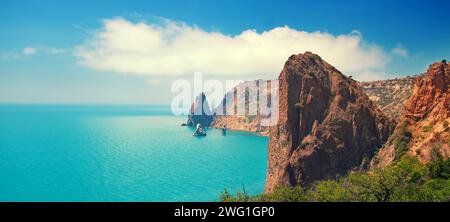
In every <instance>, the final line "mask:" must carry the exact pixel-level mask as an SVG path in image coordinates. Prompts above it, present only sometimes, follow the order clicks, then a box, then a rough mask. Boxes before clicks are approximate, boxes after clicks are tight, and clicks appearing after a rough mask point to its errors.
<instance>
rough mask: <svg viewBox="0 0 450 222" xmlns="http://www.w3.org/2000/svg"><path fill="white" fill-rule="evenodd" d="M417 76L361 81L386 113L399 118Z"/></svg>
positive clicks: (370, 95) (365, 90)
mask: <svg viewBox="0 0 450 222" xmlns="http://www.w3.org/2000/svg"><path fill="white" fill-rule="evenodd" d="M416 78H417V76H414V77H405V78H397V79H388V80H378V81H370V82H360V83H359V84H360V85H361V86H362V87H363V89H364V92H365V93H366V94H367V95H368V96H369V99H370V100H372V101H373V102H374V103H375V104H376V105H378V107H379V108H380V109H381V111H383V113H384V114H385V115H387V116H388V117H390V118H392V119H393V120H397V119H398V118H399V117H400V115H401V113H402V112H403V108H404V102H405V101H406V100H407V99H408V98H409V97H410V96H411V95H412V91H413V88H414V84H415V82H416Z"/></svg>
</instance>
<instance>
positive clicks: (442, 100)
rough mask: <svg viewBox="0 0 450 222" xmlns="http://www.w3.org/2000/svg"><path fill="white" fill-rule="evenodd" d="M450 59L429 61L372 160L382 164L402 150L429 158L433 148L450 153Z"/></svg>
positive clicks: (424, 160) (420, 157)
mask: <svg viewBox="0 0 450 222" xmlns="http://www.w3.org/2000/svg"><path fill="white" fill-rule="evenodd" d="M449 87H450V63H445V62H437V63H434V64H432V65H430V67H429V69H428V71H427V72H426V74H425V76H423V77H421V78H418V79H417V81H416V84H415V87H414V91H413V93H412V96H411V97H410V98H409V99H408V100H407V101H406V102H405V108H404V110H403V113H402V116H401V118H400V121H399V124H398V125H397V127H396V130H395V133H394V134H393V135H392V137H391V138H390V139H389V142H388V143H386V145H385V146H384V147H383V149H381V150H380V152H379V154H378V155H377V157H376V158H374V160H373V162H372V164H373V165H374V166H377V167H384V166H386V165H389V164H391V163H392V162H394V161H395V160H396V159H398V158H399V157H400V156H401V155H403V154H404V153H407V154H408V155H412V156H416V157H418V159H419V160H420V161H422V162H429V161H430V159H431V157H432V151H433V150H435V151H437V152H439V153H440V154H441V155H444V156H450V132H449V122H450V118H449V117H450V93H449Z"/></svg>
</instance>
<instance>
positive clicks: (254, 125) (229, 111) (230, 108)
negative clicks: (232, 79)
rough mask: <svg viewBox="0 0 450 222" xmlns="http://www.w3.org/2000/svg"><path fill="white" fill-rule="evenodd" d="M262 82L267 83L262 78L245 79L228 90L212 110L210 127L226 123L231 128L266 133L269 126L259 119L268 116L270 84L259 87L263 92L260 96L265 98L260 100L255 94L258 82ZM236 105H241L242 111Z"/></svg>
mask: <svg viewBox="0 0 450 222" xmlns="http://www.w3.org/2000/svg"><path fill="white" fill-rule="evenodd" d="M262 82H266V83H267V81H263V80H255V81H245V82H243V83H240V84H239V85H237V86H236V87H234V88H233V90H231V91H230V92H228V93H227V94H226V95H225V96H224V98H223V100H222V102H221V104H220V105H219V106H218V107H217V108H216V109H215V111H214V113H215V118H214V122H213V123H212V127H216V128H221V127H223V125H224V124H226V125H227V128H228V129H231V130H242V131H249V132H259V133H260V134H262V135H267V134H268V132H269V127H267V126H264V125H262V124H261V119H262V118H268V115H266V113H268V110H270V107H271V102H270V96H271V93H270V92H271V85H270V84H267V87H261V88H263V89H262V90H264V91H265V92H264V93H261V94H260V96H262V95H265V96H267V98H266V100H262V99H260V98H259V96H257V95H258V94H259V90H260V89H259V88H260V87H259V83H262ZM264 102H265V103H264ZM260 103H261V104H260ZM263 103H264V104H263ZM238 107H241V109H243V110H244V112H239V111H238ZM251 110H253V113H252V112H251Z"/></svg>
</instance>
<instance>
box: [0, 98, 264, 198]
mask: <svg viewBox="0 0 450 222" xmlns="http://www.w3.org/2000/svg"><path fill="white" fill-rule="evenodd" d="M185 120H186V118H185V117H175V116H172V115H171V114H170V112H169V111H168V109H166V108H163V107H143V106H126V107H125V106H51V105H42V106H38V105H0V201H215V200H217V198H218V196H219V194H220V192H221V191H223V189H224V188H228V189H229V190H230V191H232V192H235V191H241V190H242V189H243V187H245V190H246V191H247V192H248V193H251V194H256V193H260V192H262V191H263V189H264V182H265V177H266V169H267V143H268V139H267V138H266V137H260V136H256V135H254V134H251V133H244V132H228V134H227V136H222V135H221V132H220V131H219V130H214V129H211V130H208V136H207V137H204V138H196V137H193V136H192V131H193V129H191V128H187V127H181V126H180V123H182V122H184V121H185Z"/></svg>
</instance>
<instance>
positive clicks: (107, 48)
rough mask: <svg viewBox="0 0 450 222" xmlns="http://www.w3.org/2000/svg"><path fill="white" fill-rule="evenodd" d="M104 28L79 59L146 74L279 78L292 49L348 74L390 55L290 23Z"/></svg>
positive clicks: (358, 38) (374, 67)
mask: <svg viewBox="0 0 450 222" xmlns="http://www.w3.org/2000/svg"><path fill="white" fill-rule="evenodd" d="M103 25H104V27H103V28H102V29H101V30H98V31H97V32H95V34H94V35H93V36H92V38H91V39H89V40H88V41H87V42H86V43H85V44H82V45H79V46H77V47H76V49H75V56H76V57H77V58H78V62H79V63H80V64H82V65H84V66H87V67H91V68H95V69H98V70H107V71H116V72H121V73H127V74H142V75H182V74H191V73H193V72H196V71H199V72H203V73H205V74H219V75H245V74H254V75H259V77H261V78H273V77H276V76H277V75H278V74H279V72H280V71H281V69H282V67H283V65H284V62H285V61H286V60H287V58H288V57H289V56H290V55H292V54H298V53H303V52H305V51H312V52H314V53H317V54H319V55H320V56H321V57H322V58H323V59H325V60H326V61H328V62H329V63H330V64H332V65H334V66H336V68H338V69H340V70H341V71H343V72H344V73H346V74H349V75H353V76H354V77H355V78H356V79H358V80H363V79H361V78H359V77H364V78H365V77H366V74H364V75H361V76H359V75H358V73H369V72H378V71H379V70H380V69H383V68H384V66H385V65H386V63H387V60H388V59H387V58H388V56H387V55H386V53H384V52H383V50H382V49H381V48H380V47H378V46H377V45H374V44H368V43H366V42H365V41H364V40H363V39H362V34H361V33H360V32H359V31H353V32H352V33H350V34H347V35H332V34H329V33H326V32H305V31H301V30H295V29H292V28H289V27H287V26H284V27H277V28H274V29H271V30H268V31H264V32H262V33H258V32H256V31H255V30H245V31H243V32H241V33H240V34H238V35H234V36H230V35H226V34H223V33H220V32H208V31H205V30H203V29H201V28H198V27H195V26H189V25H186V24H184V23H177V22H173V21H166V22H164V23H163V24H147V23H144V22H139V23H134V22H130V21H127V20H125V19H123V18H116V19H107V20H104V21H103Z"/></svg>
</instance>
